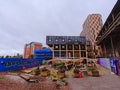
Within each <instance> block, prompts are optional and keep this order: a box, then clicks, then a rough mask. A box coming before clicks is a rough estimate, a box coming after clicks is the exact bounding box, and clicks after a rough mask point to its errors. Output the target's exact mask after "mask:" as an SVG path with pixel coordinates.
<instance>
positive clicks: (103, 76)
mask: <svg viewBox="0 0 120 90" xmlns="http://www.w3.org/2000/svg"><path fill="white" fill-rule="evenodd" d="M97 67H98V69H99V71H100V77H90V76H88V77H84V78H68V79H67V81H68V83H69V87H70V90H120V77H119V76H117V75H115V74H113V73H111V72H110V70H108V69H106V68H104V67H101V66H99V65H97Z"/></svg>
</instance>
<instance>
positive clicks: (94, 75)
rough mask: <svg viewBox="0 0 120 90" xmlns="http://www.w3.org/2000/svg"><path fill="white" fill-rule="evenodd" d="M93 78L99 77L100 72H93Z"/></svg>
mask: <svg viewBox="0 0 120 90" xmlns="http://www.w3.org/2000/svg"><path fill="white" fill-rule="evenodd" d="M92 76H93V77H99V76H100V75H99V71H94V72H92Z"/></svg>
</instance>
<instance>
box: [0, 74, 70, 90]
mask: <svg viewBox="0 0 120 90" xmlns="http://www.w3.org/2000/svg"><path fill="white" fill-rule="evenodd" d="M1 75H3V76H4V78H3V79H0V90H69V88H68V86H63V87H60V88H59V89H57V87H56V82H53V81H51V79H50V78H45V77H42V78H41V77H39V76H37V77H35V78H37V79H38V80H39V83H28V82H26V81H25V80H24V79H22V78H20V77H19V76H17V75H8V74H7V75H5V74H1ZM44 78H45V79H44Z"/></svg>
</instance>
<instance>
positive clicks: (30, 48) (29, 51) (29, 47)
mask: <svg viewBox="0 0 120 90" xmlns="http://www.w3.org/2000/svg"><path fill="white" fill-rule="evenodd" d="M41 48H42V44H41V43H38V42H30V43H29V44H26V45H25V47H24V58H29V56H30V55H34V50H36V49H41Z"/></svg>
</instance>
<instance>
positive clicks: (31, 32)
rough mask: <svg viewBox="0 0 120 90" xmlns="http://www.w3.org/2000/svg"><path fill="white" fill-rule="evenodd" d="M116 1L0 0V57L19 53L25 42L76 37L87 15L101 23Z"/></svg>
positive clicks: (42, 41)
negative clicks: (51, 36)
mask: <svg viewBox="0 0 120 90" xmlns="http://www.w3.org/2000/svg"><path fill="white" fill-rule="evenodd" d="M116 1H117V0H111V1H109V0H0V36H1V44H0V55H3V54H4V55H13V54H14V53H17V52H18V53H21V54H23V48H24V45H25V43H29V42H31V41H37V42H41V43H43V45H45V40H46V39H45V38H46V35H75V36H76V35H79V34H80V32H81V30H82V24H83V23H84V21H85V19H86V17H87V15H88V14H91V13H100V14H102V16H103V21H104V22H105V19H106V18H107V16H108V15H109V13H110V11H111V10H112V8H113V6H114V4H115V3H116Z"/></svg>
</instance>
